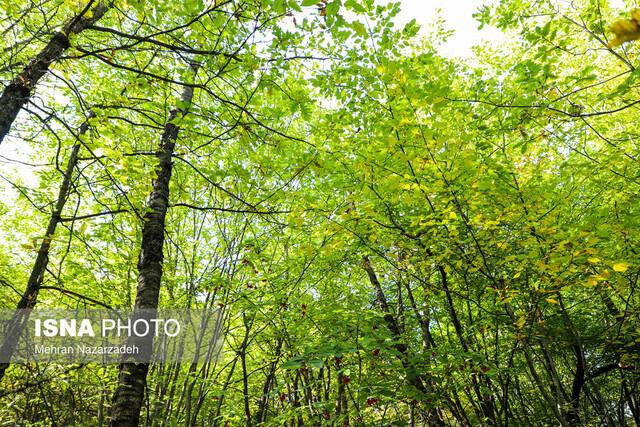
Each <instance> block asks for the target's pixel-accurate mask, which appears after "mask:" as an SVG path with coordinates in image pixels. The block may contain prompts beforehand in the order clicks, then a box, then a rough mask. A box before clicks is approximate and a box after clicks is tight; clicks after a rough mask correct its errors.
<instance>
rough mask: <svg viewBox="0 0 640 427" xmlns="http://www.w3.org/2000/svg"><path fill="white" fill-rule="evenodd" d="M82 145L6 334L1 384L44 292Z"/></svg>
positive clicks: (69, 163) (71, 160)
mask: <svg viewBox="0 0 640 427" xmlns="http://www.w3.org/2000/svg"><path fill="white" fill-rule="evenodd" d="M87 129H89V124H88V123H87V122H85V123H83V124H82V126H80V131H79V134H80V135H83V134H85V133H86V132H87ZM80 145H81V144H80V141H79V140H78V141H76V143H75V144H74V146H73V148H72V149H71V155H70V156H69V160H68V161H67V166H66V169H65V171H64V175H63V178H62V184H61V185H60V189H59V190H58V197H57V200H56V205H55V207H54V209H53V212H52V213H51V216H50V217H49V223H48V224H47V228H46V231H45V234H44V237H43V239H42V243H40V248H39V249H38V255H37V256H36V260H35V262H34V263H33V268H32V269H31V274H30V275H29V279H28V281H27V286H26V288H25V290H24V292H23V293H22V297H21V298H20V301H19V302H18V304H17V306H16V311H15V313H14V315H13V316H12V318H11V321H10V323H9V327H8V329H7V333H6V334H5V339H4V341H3V342H2V346H0V356H1V359H0V360H2V361H4V363H0V381H2V378H3V377H4V374H5V371H6V370H7V368H8V367H9V361H10V360H11V357H12V356H13V354H14V352H15V350H16V346H17V344H18V337H19V336H20V332H21V331H22V328H23V327H24V325H25V324H26V322H27V320H28V318H29V313H28V311H27V310H29V309H32V308H33V307H35V305H36V301H37V298H38V292H40V287H41V286H42V280H43V279H44V273H45V271H46V269H47V265H48V264H49V250H50V248H51V240H52V238H53V236H54V234H55V232H56V227H57V226H58V224H59V223H60V220H61V217H62V210H63V209H64V206H65V204H66V202H67V199H68V196H69V191H70V189H71V181H72V178H73V171H74V169H75V167H76V165H77V163H78V152H79V151H80Z"/></svg>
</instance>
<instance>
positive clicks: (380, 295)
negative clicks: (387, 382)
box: [362, 256, 445, 427]
mask: <svg viewBox="0 0 640 427" xmlns="http://www.w3.org/2000/svg"><path fill="white" fill-rule="evenodd" d="M362 265H363V267H364V270H365V271H366V272H367V275H368V276H369V281H370V282H371V285H372V286H373V287H374V289H375V291H376V299H377V302H378V305H379V306H380V309H381V310H382V312H383V313H384V321H385V323H386V324H387V327H388V328H389V330H390V331H391V334H392V335H393V337H394V339H395V341H396V344H395V345H394V346H395V349H396V350H397V351H398V353H399V354H400V361H401V362H402V366H403V367H404V369H405V370H406V372H407V377H408V380H409V383H410V384H411V385H412V386H413V387H415V388H416V390H418V391H419V392H421V393H422V394H424V395H430V394H433V393H432V390H430V385H429V383H428V382H426V384H427V385H425V381H424V380H423V378H422V376H421V375H419V374H415V373H414V372H415V370H414V369H412V366H411V361H410V359H409V348H408V347H407V345H406V344H405V343H404V342H403V341H402V336H401V333H400V326H399V325H398V322H396V319H395V318H394V317H393V315H392V314H391V311H390V310H389V305H388V304H387V299H386V297H385V295H384V291H383V289H382V286H381V285H380V281H379V280H378V276H376V273H375V271H373V267H372V266H371V262H370V261H369V258H368V257H366V256H365V257H363V259H362ZM429 425H430V426H434V427H440V426H444V425H445V424H444V421H443V420H442V417H441V416H440V413H439V411H438V410H437V408H433V410H430V411H429Z"/></svg>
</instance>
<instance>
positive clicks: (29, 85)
mask: <svg viewBox="0 0 640 427" xmlns="http://www.w3.org/2000/svg"><path fill="white" fill-rule="evenodd" d="M94 3H95V0H89V2H88V3H87V5H86V6H85V8H84V9H83V10H82V12H80V14H78V15H77V16H75V17H74V18H73V19H71V20H70V21H69V22H68V23H67V24H66V25H65V26H64V27H63V28H62V30H61V31H60V32H58V33H56V34H54V35H53V36H52V37H51V39H50V40H49V42H48V43H47V45H46V46H45V47H44V48H42V50H41V51H40V52H39V53H38V54H37V55H36V56H35V58H33V59H32V60H31V62H29V63H28V64H27V65H26V66H25V67H24V69H23V70H22V71H21V72H20V74H18V75H17V76H16V77H14V78H13V80H11V82H10V83H9V84H8V85H7V86H6V87H5V88H4V90H3V91H2V95H0V144H1V143H2V141H3V140H4V138H5V136H7V134H8V133H9V130H10V129H11V125H12V124H13V122H14V121H15V119H16V117H17V116H18V113H19V112H20V109H21V108H22V107H23V106H24V105H25V104H26V103H27V102H28V101H29V99H30V97H31V94H32V92H33V90H34V89H35V87H36V85H37V84H38V81H39V80H40V79H41V78H42V77H43V76H44V75H45V74H46V73H47V71H49V66H50V65H51V63H53V62H54V61H56V60H58V59H59V58H60V57H61V56H62V54H63V53H64V51H66V50H67V49H68V48H69V46H70V44H69V37H70V36H71V35H73V34H79V33H81V32H82V31H84V30H86V29H87V28H88V27H90V26H91V25H93V24H94V23H95V22H97V21H98V20H99V19H100V18H102V17H103V16H104V14H105V13H106V12H107V11H108V10H109V8H110V7H111V3H110V2H109V3H107V2H103V1H100V2H98V4H97V5H96V6H95V7H93V8H92V6H93V4H94Z"/></svg>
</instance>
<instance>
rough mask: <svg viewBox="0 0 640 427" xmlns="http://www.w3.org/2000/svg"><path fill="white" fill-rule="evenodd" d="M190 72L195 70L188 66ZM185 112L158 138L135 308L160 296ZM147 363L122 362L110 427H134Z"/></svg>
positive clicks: (151, 305)
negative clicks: (171, 192) (176, 155)
mask: <svg viewBox="0 0 640 427" xmlns="http://www.w3.org/2000/svg"><path fill="white" fill-rule="evenodd" d="M192 68H193V69H194V71H195V70H196V68H197V67H195V66H192ZM192 98H193V88H192V87H190V86H185V88H184V91H183V93H182V98H181V101H182V103H183V104H184V105H187V106H188V105H190V104H191V100H192ZM186 113H187V110H186V109H180V108H176V109H174V110H172V111H171V114H170V115H169V120H168V122H167V124H166V125H165V127H164V132H163V134H162V137H161V139H160V149H159V151H158V153H157V154H156V157H157V158H158V167H157V169H156V170H157V172H156V178H155V180H154V181H153V189H152V191H151V195H150V196H149V200H148V203H147V212H146V213H145V215H144V223H143V226H142V245H141V248H140V255H139V258H138V289H137V295H136V301H135V309H136V310H139V309H156V308H157V307H158V301H159V297H160V282H161V279H162V261H163V253H162V247H163V245H164V229H165V217H166V214H167V207H168V205H169V181H170V180H171V172H172V168H173V166H172V156H173V152H174V149H175V144H176V139H177V137H178V132H179V130H180V128H179V126H178V125H176V124H175V123H174V119H176V118H178V117H179V116H184V115H185V114H186ZM148 372H149V364H148V363H134V362H125V363H122V364H121V365H120V374H119V379H118V387H117V388H116V391H115V393H114V395H113V403H112V406H111V420H110V422H109V426H111V427H135V426H137V425H138V423H139V421H140V410H141V409H142V404H143V402H144V397H145V389H146V386H147V373H148Z"/></svg>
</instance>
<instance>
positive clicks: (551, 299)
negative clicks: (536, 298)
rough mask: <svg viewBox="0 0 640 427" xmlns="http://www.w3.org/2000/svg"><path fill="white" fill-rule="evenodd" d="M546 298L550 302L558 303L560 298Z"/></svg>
mask: <svg viewBox="0 0 640 427" xmlns="http://www.w3.org/2000/svg"><path fill="white" fill-rule="evenodd" d="M544 300H545V301H546V302H548V303H549V304H558V300H555V299H553V298H545V299H544Z"/></svg>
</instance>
